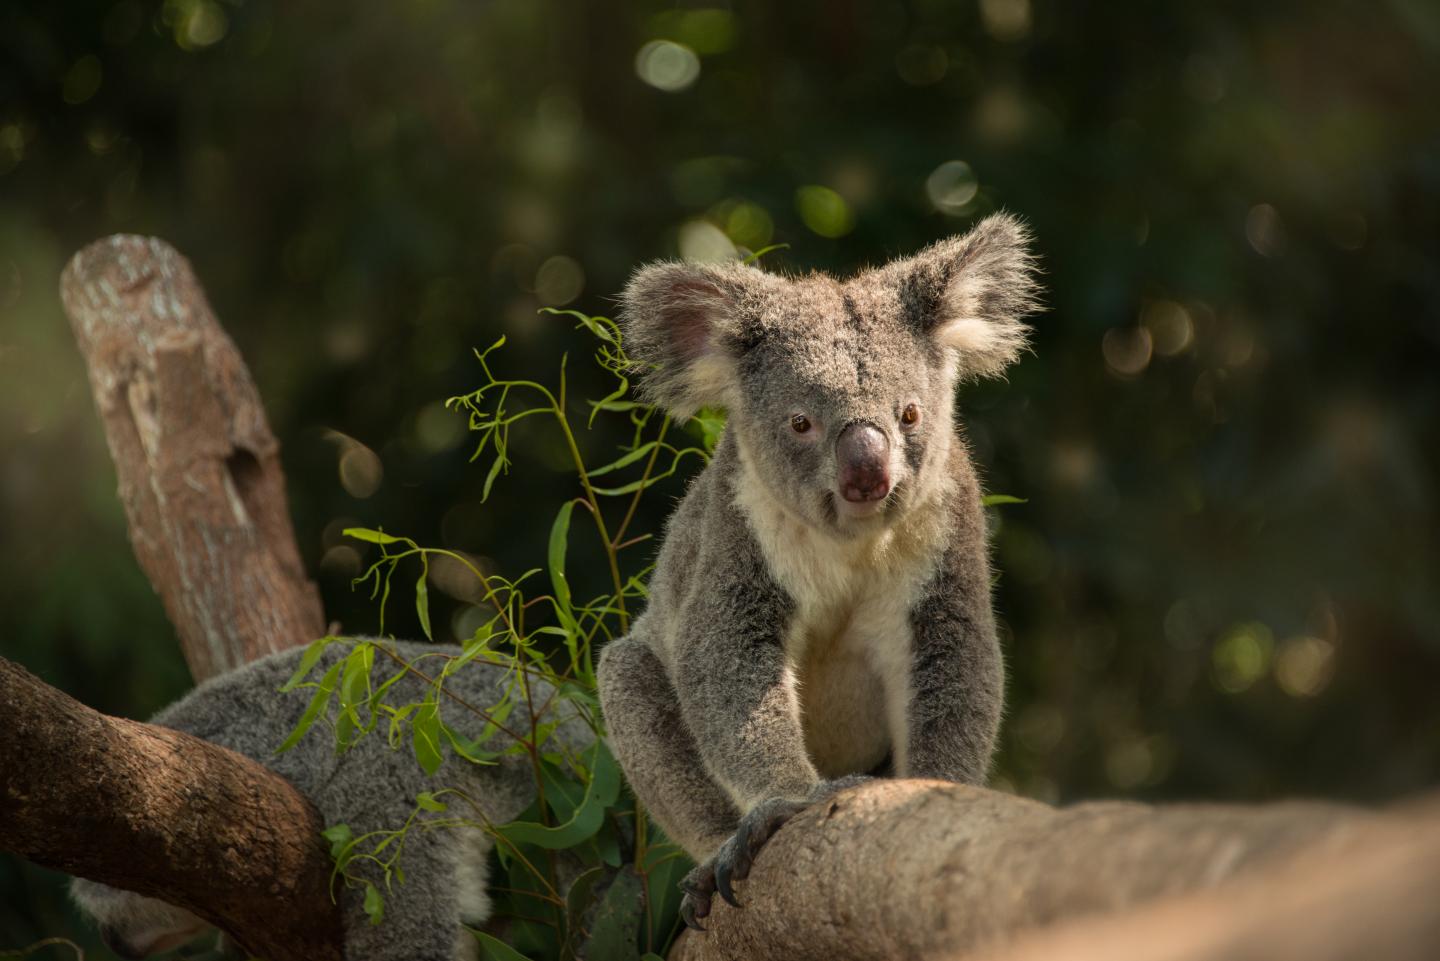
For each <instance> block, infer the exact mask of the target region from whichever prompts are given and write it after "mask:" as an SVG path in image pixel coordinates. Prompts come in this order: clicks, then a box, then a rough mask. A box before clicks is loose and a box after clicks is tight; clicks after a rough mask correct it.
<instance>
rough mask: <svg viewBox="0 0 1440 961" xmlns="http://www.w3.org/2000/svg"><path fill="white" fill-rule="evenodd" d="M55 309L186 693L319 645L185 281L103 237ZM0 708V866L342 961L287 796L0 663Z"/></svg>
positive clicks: (318, 859) (198, 306) (277, 482)
mask: <svg viewBox="0 0 1440 961" xmlns="http://www.w3.org/2000/svg"><path fill="white" fill-rule="evenodd" d="M60 296H61V300H62V301H63V303H64V305H65V309H66V312H67V313H68V314H69V316H70V320H71V325H72V327H73V329H74V332H75V339H76V341H77V342H78V343H79V346H80V351H81V353H82V354H83V355H84V357H85V363H86V367H87V369H88V371H89V376H90V384H91V387H92V388H93V390H94V393H95V404H96V407H97V408H98V410H99V412H100V418H101V421H102V422H103V424H104V427H105V437H106V440H107V442H108V444H109V447H110V453H111V456H112V457H113V458H114V461H115V469H116V473H117V474H118V475H119V482H120V483H119V487H120V499H121V501H122V502H123V504H124V506H125V513H126V517H127V519H128V521H129V529H130V540H131V543H132V544H133V545H134V548H135V556H136V557H137V558H138V559H139V561H140V565H141V567H142V568H144V570H145V573H146V575H147V576H148V577H149V578H150V583H151V584H152V585H153V586H154V587H155V589H156V591H157V592H159V594H160V596H161V599H162V600H163V601H164V604H165V609H166V611H167V612H168V614H169V615H170V620H171V622H172V623H173V624H174V626H175V629H176V632H177V633H178V635H179V638H180V644H181V647H182V649H183V650H184V653H185V658H186V661H187V662H188V663H189V665H190V671H191V673H192V674H193V675H194V677H195V679H196V680H197V681H201V680H205V679H206V678H209V677H213V676H214V675H216V674H220V673H223V672H224V671H227V670H230V669H233V668H236V667H239V666H241V665H243V664H245V663H247V662H249V661H252V660H255V659H256V658H259V657H262V656H264V655H266V654H269V653H271V652H274V651H280V650H284V649H286V648H289V647H293V646H295V645H298V644H303V643H305V642H307V641H310V640H312V639H314V638H315V637H318V636H320V635H321V634H322V633H323V632H324V620H323V616H322V612H321V607H320V599H319V593H318V592H317V590H316V589H315V586H314V585H313V584H312V583H311V582H310V581H309V580H308V579H307V578H306V577H305V573H304V569H303V567H302V565H301V563H300V554H299V551H298V550H296V547H295V535H294V533H293V530H292V528H291V524H290V516H289V510H288V507H287V505H286V499H285V478H284V475H283V474H282V472H281V469H280V459H279V444H278V443H277V442H276V440H275V437H274V435H273V434H272V433H271V432H270V428H269V426H268V424H267V423H266V420H265V413H264V409H263V408H262V406H261V403H260V397H259V394H258V393H257V392H256V390H255V385H254V382H253V381H252V380H251V378H250V373H249V371H248V370H247V369H246V367H245V363H244V361H243V360H241V358H240V355H239V352H238V351H237V350H236V349H235V345H234V343H232V342H231V340H230V338H229V337H228V336H226V334H225V332H224V331H223V330H222V329H221V328H220V325H219V323H218V322H217V321H216V319H215V316H214V314H213V313H212V312H211V310H210V307H209V304H208V303H207V302H206V299H205V295H204V292H203V291H202V290H201V288H200V285H199V283H198V282H197V281H196V279H195V276H194V274H193V273H192V271H191V269H190V266H189V264H188V263H186V261H185V260H184V258H182V257H181V256H180V255H179V254H178V253H176V252H175V250H174V249H173V248H171V247H170V246H169V245H167V244H165V243H164V242H162V241H159V240H155V239H147V238H142V237H111V238H108V239H106V240H102V241H99V242H97V243H95V244H92V245H91V246H89V247H87V248H85V249H84V250H82V251H81V252H80V253H78V254H76V255H75V257H74V258H73V259H72V260H71V261H70V264H69V266H67V267H66V269H65V272H64V274H63V275H62V277H61V283H60ZM0 706H3V710H4V714H5V717H4V719H3V720H4V725H3V726H4V728H5V736H4V737H0V772H3V775H4V781H3V790H0V849H3V850H9V851H14V852H16V853H18V854H21V855H23V856H25V857H27V858H30V859H31V860H33V861H35V862H37V863H39V864H43V865H46V866H49V867H54V868H58V869H60V870H63V871H68V872H70V873H72V874H78V875H81V876H83V877H88V878H91V879H93V880H96V881H100V882H103V883H106V884H111V885H114V886H117V887H122V888H127V889H129V890H133V891H138V892H139V893H141V894H147V895H150V896H152V897H157V898H160V899H162V900H164V901H168V902H170V903H172V904H176V905H180V906H181V907H184V908H187V909H189V910H190V911H192V912H193V913H195V914H197V915H199V916H200V917H202V918H205V919H206V920H208V921H210V922H212V923H214V924H215V925H216V926H217V927H219V928H221V929H222V930H224V931H225V932H227V933H228V934H229V935H231V936H232V937H233V938H234V939H235V940H236V942H237V943H239V944H240V945H242V946H245V947H246V948H248V949H249V950H250V951H251V952H253V953H254V954H257V955H260V956H263V957H266V958H269V959H270V961H317V959H318V961H339V958H340V957H341V949H340V944H341V934H340V913H339V909H338V907H337V906H336V904H335V902H334V901H333V900H332V899H331V898H330V894H329V881H330V874H331V869H332V863H331V860H330V857H329V854H328V852H327V851H326V848H325V845H324V844H323V842H322V840H321V836H320V831H321V829H322V828H323V827H324V825H323V824H322V823H321V819H320V816H319V814H318V812H317V811H316V810H315V808H314V806H313V805H312V804H311V803H310V802H309V801H308V800H307V799H306V798H305V797H304V796H302V795H301V794H300V793H299V792H298V791H296V790H295V788H294V787H293V786H292V785H290V783H289V782H288V781H286V780H284V779H283V778H281V777H279V776H278V775H276V774H274V773H273V772H271V771H270V770H269V769H267V768H265V767H264V766H262V765H260V764H256V763H255V762H253V761H251V760H249V759H247V758H244V757H241V756H240V755H238V754H234V753H232V752H230V751H227V750H225V749H223V748H220V747H217V746H215V745H213V744H209V743H207V742H204V741H200V740H197V739H195V738H192V737H189V736H188V735H184V734H179V733H177V732H175V731H171V730H168V729H165V728H159V727H154V726H151V725H147V724H140V723H137V722H134V721H126V720H121V719H118V718H110V717H106V716H104V715H101V714H98V713H96V712H95V711H92V710H90V709H89V708H86V707H84V706H83V705H81V704H79V703H77V702H75V701H73V700H71V699H70V698H68V697H66V696H65V695H64V694H62V693H60V692H59V691H56V690H54V689H52V688H49V687H47V686H46V685H44V684H43V683H41V682H40V681H39V680H37V679H36V678H34V677H32V676H31V675H29V674H28V673H26V672H25V671H24V670H22V669H20V668H19V667H17V666H15V665H13V664H10V663H9V662H7V661H4V660H3V659H0ZM256 709H257V710H263V705H257V706H256Z"/></svg>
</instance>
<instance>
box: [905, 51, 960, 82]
mask: <svg viewBox="0 0 1440 961" xmlns="http://www.w3.org/2000/svg"><path fill="white" fill-rule="evenodd" d="M949 69H950V58H949V57H948V56H947V55H946V54H945V48H944V47H937V46H935V45H934V44H920V43H912V44H911V45H910V46H908V47H905V48H904V49H903V50H901V51H900V52H899V53H897V54H896V55H895V72H896V73H898V74H899V75H900V79H901V80H903V81H905V82H906V83H908V84H910V86H912V87H925V86H928V85H930V84H932V83H939V82H940V81H941V80H944V79H945V72H946V71H947V70H949Z"/></svg>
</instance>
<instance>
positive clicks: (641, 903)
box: [585, 868, 645, 961]
mask: <svg viewBox="0 0 1440 961" xmlns="http://www.w3.org/2000/svg"><path fill="white" fill-rule="evenodd" d="M644 911H645V890H644V887H643V885H641V883H640V878H639V876H638V875H636V874H635V873H634V872H633V871H629V870H625V869H623V868H622V869H621V870H620V872H619V873H618V874H616V875H615V880H614V882H613V883H611V885H610V889H609V890H608V891H606V892H605V897H603V898H602V899H601V900H600V906H599V907H598V908H597V909H596V910H595V917H594V919H593V920H592V921H591V922H590V940H589V941H587V942H586V943H585V958H586V961H639V958H640V949H639V947H638V945H639V940H640V939H639V935H640V926H641V924H642V922H643V921H644Z"/></svg>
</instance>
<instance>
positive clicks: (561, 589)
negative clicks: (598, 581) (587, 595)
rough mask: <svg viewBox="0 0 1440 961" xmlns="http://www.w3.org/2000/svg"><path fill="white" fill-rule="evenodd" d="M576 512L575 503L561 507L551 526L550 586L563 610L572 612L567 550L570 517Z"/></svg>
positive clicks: (567, 503) (568, 502)
mask: <svg viewBox="0 0 1440 961" xmlns="http://www.w3.org/2000/svg"><path fill="white" fill-rule="evenodd" d="M574 510H575V502H574V501H566V502H565V503H564V504H561V505H560V511H559V513H557V514H556V515H555V522H554V523H553V524H551V525H550V552H549V563H550V584H551V586H552V587H553V588H554V591H555V599H556V600H557V601H559V603H560V608H561V610H563V611H565V612H566V613H567V614H568V613H569V612H570V584H569V582H568V581H566V579H565V550H566V545H567V539H568V538H569V536H570V515H571V514H572V513H573V512H574Z"/></svg>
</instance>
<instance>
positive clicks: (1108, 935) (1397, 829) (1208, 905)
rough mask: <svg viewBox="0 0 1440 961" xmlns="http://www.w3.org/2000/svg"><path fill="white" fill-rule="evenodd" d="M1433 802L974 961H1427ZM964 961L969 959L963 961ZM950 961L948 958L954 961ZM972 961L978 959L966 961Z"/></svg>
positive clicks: (1439, 850)
mask: <svg viewBox="0 0 1440 961" xmlns="http://www.w3.org/2000/svg"><path fill="white" fill-rule="evenodd" d="M1437 956H1440V799H1431V800H1430V801H1429V802H1427V804H1426V805H1425V806H1424V807H1423V808H1422V809H1419V810H1415V811H1410V812H1401V813H1397V814H1395V815H1392V816H1391V817H1387V818H1377V819H1375V820H1373V821H1371V822H1370V823H1367V824H1364V825H1356V826H1355V827H1354V829H1353V830H1351V831H1349V832H1347V834H1346V836H1344V837H1340V838H1336V839H1335V841H1334V843H1333V844H1331V845H1326V846H1325V847H1323V848H1322V849H1320V850H1315V851H1310V852H1306V853H1304V854H1302V855H1300V856H1298V857H1296V858H1294V859H1293V860H1287V861H1285V862H1284V863H1283V864H1279V865H1276V866H1275V867H1273V868H1271V869H1262V870H1260V871H1257V872H1256V873H1255V874H1253V875H1251V876H1247V877H1245V878H1241V879H1237V880H1235V881H1234V882H1231V883H1228V884H1224V885H1221V886H1219V887H1216V888H1214V889H1213V890H1210V891H1205V892H1200V893H1196V894H1192V895H1189V896H1185V897H1178V898H1169V899H1165V900H1163V901H1160V902H1157V903H1156V904H1154V905H1151V906H1148V907H1145V908H1141V909H1138V910H1135V911H1131V912H1126V913H1125V914H1122V915H1119V916H1115V917H1108V918H1094V919H1089V920H1083V921H1076V922H1073V923H1070V924H1066V925H1059V926H1057V927H1056V928H1054V929H1052V930H1050V931H1046V932H1043V933H1038V934H1034V935H1031V936H1030V937H1028V938H1024V939H1022V940H1020V941H1019V942H1017V943H1016V944H1015V945H1013V946H1012V947H1011V948H1010V949H1008V950H1003V951H1000V952H998V953H996V954H994V955H991V956H988V957H987V958H985V959H984V961H1382V959H1383V961H1434V958H1436V957H1437ZM971 958H972V959H973V956H971ZM957 961H958V956H957ZM973 961H981V959H973Z"/></svg>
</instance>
